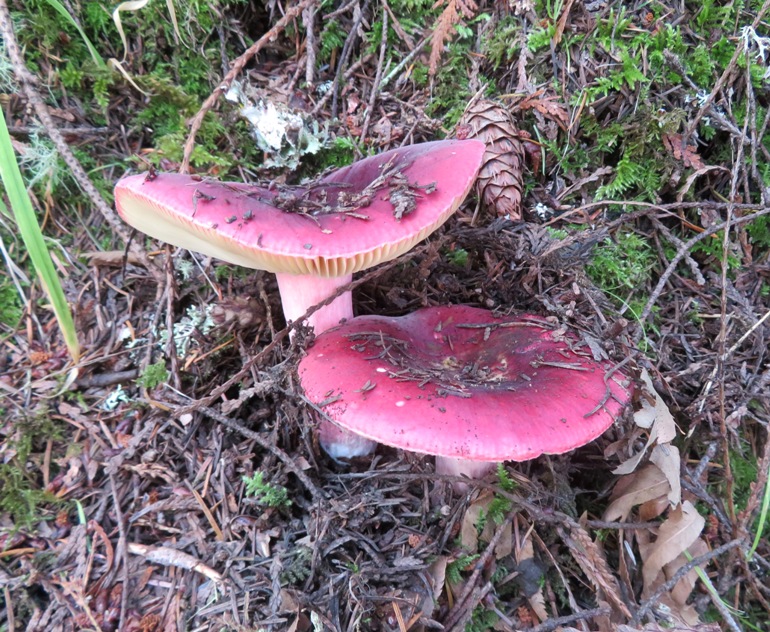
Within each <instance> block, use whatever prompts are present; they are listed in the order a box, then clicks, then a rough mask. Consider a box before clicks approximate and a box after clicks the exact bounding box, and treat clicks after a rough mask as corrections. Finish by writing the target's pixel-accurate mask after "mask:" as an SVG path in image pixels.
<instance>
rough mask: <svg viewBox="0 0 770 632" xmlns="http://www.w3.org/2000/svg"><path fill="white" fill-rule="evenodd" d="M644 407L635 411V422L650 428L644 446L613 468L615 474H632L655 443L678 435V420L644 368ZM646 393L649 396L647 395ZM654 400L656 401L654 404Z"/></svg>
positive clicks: (667, 440)
mask: <svg viewBox="0 0 770 632" xmlns="http://www.w3.org/2000/svg"><path fill="white" fill-rule="evenodd" d="M641 379H642V383H643V385H644V386H643V388H642V397H641V401H642V407H641V409H640V410H638V411H636V412H635V413H634V422H635V423H636V425H637V426H639V427H641V428H650V435H649V437H648V438H647V443H646V444H645V446H644V448H642V450H640V451H639V452H638V453H637V454H635V455H634V456H632V457H631V458H630V459H628V460H627V461H624V462H623V463H621V464H620V465H619V466H618V467H616V468H615V469H614V470H613V474H630V473H631V472H633V471H634V470H635V469H636V468H637V467H638V466H639V463H640V462H641V460H642V458H643V457H644V455H645V454H646V453H647V450H648V449H649V448H650V446H651V445H653V443H655V442H657V443H658V444H661V443H670V442H671V441H672V440H673V439H674V437H676V422H675V421H674V416H673V415H672V414H671V411H670V410H669V409H668V406H666V403H665V402H664V401H663V398H661V396H660V395H658V393H657V392H656V391H655V387H654V386H653V385H652V380H651V379H650V375H649V373H647V371H646V370H642V375H641ZM645 394H646V395H647V397H645ZM652 402H655V403H654V405H653V404H652Z"/></svg>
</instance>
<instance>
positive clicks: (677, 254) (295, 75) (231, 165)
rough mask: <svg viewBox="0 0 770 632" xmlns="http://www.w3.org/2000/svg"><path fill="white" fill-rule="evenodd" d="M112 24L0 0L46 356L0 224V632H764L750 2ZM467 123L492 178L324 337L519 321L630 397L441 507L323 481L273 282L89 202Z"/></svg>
mask: <svg viewBox="0 0 770 632" xmlns="http://www.w3.org/2000/svg"><path fill="white" fill-rule="evenodd" d="M142 4H143V3H124V4H122V5H119V6H118V7H117V8H115V7H113V6H111V5H110V6H108V4H107V3H102V2H83V3H81V2H77V1H66V0H61V2H60V1H58V0H25V1H24V2H7V0H0V30H2V35H3V37H2V39H3V45H2V49H0V85H1V86H2V88H1V89H0V93H1V94H0V103H1V104H2V108H3V114H4V116H5V120H6V122H7V126H8V128H9V131H10V134H11V138H12V143H13V148H14V150H15V152H16V156H17V160H18V162H19V164H20V167H21V169H22V174H23V176H24V178H25V181H26V184H27V185H28V186H29V194H30V197H31V200H32V203H33V206H34V209H35V211H36V213H37V218H38V221H39V223H40V226H41V227H42V230H43V233H44V235H45V236H46V242H45V243H46V247H47V250H48V252H49V253H50V256H51V257H52V259H53V262H54V265H55V270H56V272H57V273H58V276H59V278H60V279H61V283H62V285H63V288H64V292H65V295H66V297H67V299H68V302H69V304H70V307H71V309H72V313H73V316H74V326H75V332H76V334H77V339H78V346H79V353H80V356H79V358H78V359H77V360H74V359H73V355H72V353H73V345H72V343H71V342H70V346H69V349H68V346H67V344H66V340H65V336H63V335H62V333H61V332H62V330H61V329H60V327H59V325H58V324H57V320H56V318H55V317H54V314H53V312H52V310H51V308H50V301H49V300H48V298H47V297H46V294H45V292H44V289H43V286H42V285H41V283H40V282H38V281H37V280H36V276H35V271H34V269H33V267H32V263H31V261H30V260H29V258H28V256H27V249H26V247H25V245H24V242H23V241H22V239H21V236H20V234H19V229H18V228H17V226H16V223H15V219H14V217H15V216H14V214H13V213H12V211H16V210H17V209H15V208H14V209H10V207H9V208H8V209H6V208H5V207H3V208H0V238H1V239H2V255H3V258H4V262H5V268H4V271H2V272H0V412H1V413H2V415H1V416H0V595H1V596H2V598H1V599H0V631H2V632H6V631H7V632H13V631H16V630H32V631H53V630H102V631H104V632H109V631H112V630H126V631H142V632H153V631H161V630H163V631H166V630H169V631H170V630H201V631H203V630H212V631H213V630H233V631H246V630H281V631H283V630H286V631H292V632H295V631H296V632H304V631H307V630H314V631H321V630H351V631H352V630H393V631H400V632H404V631H406V630H409V631H420V630H425V631H428V630H457V631H460V630H473V631H481V630H536V631H538V632H546V631H550V630H565V631H568V630H580V631H589V630H590V631H594V630H596V631H601V632H606V631H607V632H608V631H618V632H637V631H641V630H649V631H657V630H679V631H686V630H711V631H714V630H733V631H740V630H746V631H749V630H758V631H759V630H768V629H770V579H768V578H770V540H768V538H767V533H768V525H767V524H766V518H767V513H768V505H769V504H770V491H768V490H769V489H770V488H769V487H768V471H769V470H770V441H768V423H769V422H770V354H769V349H768V347H769V346H770V344H769V341H770V319H769V318H768V315H769V314H770V136H769V135H768V123H770V58H769V57H768V56H769V55H770V23H768V20H767V15H766V12H767V9H768V6H769V5H770V2H764V3H759V2H756V1H752V0H747V1H746V2H733V3H727V4H724V5H723V4H722V3H718V2H715V1H714V0H702V1H698V2H687V1H683V2H674V1H673V0H659V1H656V2H647V1H642V0H637V1H636V2H615V1H612V0H610V1H604V0H596V1H591V2H589V1H588V0H585V1H581V0H577V1H575V0H509V1H508V2H506V1H500V2H495V3H491V2H489V1H488V0H479V2H478V4H477V3H476V2H474V1H473V0H439V1H438V2H434V0H387V1H386V0H379V1H375V0H350V1H340V2H338V1H335V0H329V1H326V0H324V1H323V2H318V1H317V0H304V2H302V3H300V4H299V5H297V6H296V7H293V6H291V5H289V4H281V3H280V2H279V1H278V0H271V1H270V2H268V3H265V4H264V5H263V3H257V2H252V1H251V0H212V1H211V2H206V3H200V2H185V3H176V6H175V5H174V3H172V2H171V1H169V2H166V3H163V2H153V3H149V4H147V5H146V6H140V5H142ZM111 11H114V13H111ZM265 34H269V36H267V37H265ZM14 41H15V42H16V43H17V44H18V46H16V45H14ZM255 42H256V45H255V46H254V47H252V48H251V49H250V48H249V47H250V46H251V45H252V44H253V43H255ZM236 60H237V61H236ZM223 82H224V83H223ZM228 88H229V90H227V89H228ZM225 92H228V97H231V98H228V99H225V98H224V97H225V95H224V93H225ZM207 99H208V101H207ZM204 104H205V105H204ZM268 104H270V105H269V107H270V108H273V110H269V108H268ZM245 105H251V106H253V107H254V109H253V110H252V118H251V119H247V118H246V117H245V116H243V114H242V110H243V107H244V106H245ZM266 112H267V114H266ZM255 113H256V114H255ZM271 117H272V118H271ZM495 117H497V118H495ZM266 118H270V120H271V121H272V128H271V130H272V133H273V135H272V136H270V134H269V133H268V132H269V131H270V130H268V131H265V129H264V128H261V129H262V136H261V137H259V136H258V134H257V136H258V137H257V138H255V133H256V132H255V127H254V125H255V124H256V125H257V129H260V128H259V125H263V124H264V120H265V119H266ZM480 121H481V122H482V123H484V122H487V123H489V127H488V128H487V129H486V132H485V133H484V134H485V135H483V134H482V138H483V140H484V141H485V142H487V144H488V146H489V147H492V148H496V151H499V152H500V153H499V154H498V158H499V160H500V161H501V162H500V163H499V164H497V163H496V164H491V163H488V164H486V165H485V166H484V167H483V168H482V175H484V174H486V175H490V174H491V175H492V176H494V177H497V178H499V181H498V184H499V186H498V187H497V188H496V189H494V190H492V189H489V188H487V189H486V190H482V189H477V190H476V191H474V192H472V193H471V195H470V196H469V197H468V198H467V200H466V201H465V203H464V204H463V205H462V206H461V208H460V209H459V210H458V211H457V213H456V214H455V215H454V216H453V217H451V218H450V219H449V220H448V221H447V222H446V224H445V225H444V226H443V227H441V228H440V229H439V230H437V231H436V232H435V233H434V234H433V235H432V236H430V237H429V238H428V239H427V240H425V241H424V242H422V243H421V244H418V245H417V246H416V247H415V248H414V249H413V250H411V251H410V252H409V253H407V254H405V255H403V256H401V257H400V258H398V259H396V260H394V261H393V262H390V263H388V264H385V265H383V266H380V267H376V268H373V269H372V270H369V271H367V272H364V273H361V274H359V275H357V276H356V278H355V280H354V282H353V284H354V287H353V290H354V293H353V296H354V305H355V310H356V313H357V314H359V315H365V314H383V315H387V316H400V315H404V314H408V313H411V312H413V311H415V310H418V309H421V308H425V307H430V306H439V305H450V304H465V305H474V306H477V307H483V308H485V309H489V310H495V311H497V312H501V313H506V314H508V313H511V312H527V313H531V314H537V315H540V316H545V317H549V318H550V319H552V322H554V323H558V324H559V325H561V326H564V327H565V328H567V329H569V330H571V331H574V332H580V333H579V335H580V336H581V337H582V339H583V340H585V341H590V344H591V345H593V346H592V349H596V353H597V354H599V355H602V356H604V357H606V358H608V359H610V361H612V362H614V363H617V364H618V365H622V366H623V371H624V372H626V373H627V374H628V375H629V376H632V378H633V380H634V383H635V385H636V393H637V395H636V397H635V398H634V402H633V403H632V405H631V406H629V409H628V410H627V411H626V413H625V414H624V416H623V417H622V418H621V419H619V420H618V421H617V422H616V423H615V424H614V425H613V426H612V427H611V428H610V429H609V430H608V431H607V432H605V433H604V434H603V435H602V436H601V437H600V438H598V439H597V440H596V441H594V442H592V443H590V444H589V445H587V446H585V447H583V448H580V449H578V450H575V451H573V452H570V453H568V454H564V455H555V456H541V457H539V458H536V459H533V460H531V461H527V462H522V463H513V462H506V463H504V464H503V465H501V466H500V467H499V468H498V470H497V471H496V472H495V473H493V474H491V475H489V476H487V477H485V478H483V479H480V480H478V481H474V482H472V483H470V484H469V486H468V488H467V490H465V491H457V490H455V489H454V487H453V486H452V484H451V483H452V478H451V477H447V476H439V475H436V474H435V471H434V467H435V466H434V462H433V459H432V458H431V457H427V456H423V455H418V454H414V453H409V452H404V451H401V450H398V449H394V448H389V447H386V446H380V447H378V449H377V451H376V453H375V454H374V455H373V456H370V457H366V458H358V459H354V460H353V461H352V462H349V463H344V464H336V463H334V462H333V461H331V460H330V459H329V458H328V457H327V456H325V454H324V453H323V452H322V451H321V450H320V449H319V447H318V445H317V441H316V440H315V437H314V432H313V428H314V426H315V425H316V423H317V421H316V419H315V417H314V414H313V409H312V407H311V406H309V405H308V402H307V400H306V399H305V398H304V396H303V392H302V389H301V388H300V387H299V384H298V377H297V363H298V362H299V360H300V359H301V358H302V357H303V354H304V353H305V350H306V348H307V347H308V346H309V345H310V344H311V338H310V337H309V336H307V335H295V336H293V337H290V336H289V335H288V332H289V328H287V326H286V323H285V321H284V320H283V316H282V314H281V304H280V299H279V298H278V291H277V285H276V281H275V276H274V275H272V274H269V273H266V272H258V271H257V272H255V271H252V270H246V269H243V268H239V267H237V266H233V265H229V264H225V263H223V262H221V261H218V260H214V259H209V258H206V257H203V256H200V255H196V254H195V253H190V252H188V251H185V250H177V249H174V248H170V247H167V246H165V245H164V244H161V243H159V242H156V241H153V240H151V239H149V238H145V237H144V236H143V235H141V234H136V233H134V234H132V231H131V229H130V228H129V227H128V226H126V225H125V224H123V223H122V222H121V220H120V219H119V218H118V217H117V215H116V214H115V212H114V210H113V206H112V204H113V198H112V195H113V193H112V192H113V187H114V185H115V183H116V182H117V181H118V180H119V179H120V178H121V177H122V176H124V175H127V174H130V173H137V172H148V171H149V170H150V169H154V170H156V171H158V172H161V171H162V172H174V171H179V170H187V171H189V172H190V173H194V174H198V175H200V176H202V177H211V178H220V179H223V180H237V181H242V182H250V183H256V182H261V183H266V182H273V183H274V184H277V185H278V186H281V185H283V184H296V183H299V182H300V181H302V179H303V178H312V177H314V176H315V175H316V174H318V173H320V172H322V171H324V170H327V169H333V168H337V167H341V166H344V165H346V164H349V163H350V162H352V161H354V160H358V159H361V158H363V157H366V156H370V155H375V154H378V153H381V152H383V151H386V150H389V149H393V148H396V147H400V146H403V145H410V144H414V143H419V142H424V141H431V140H436V139H440V138H452V137H457V136H460V137H464V136H468V135H469V134H470V135H471V136H473V135H474V134H477V130H478V126H479V122H480ZM490 121H491V122H490ZM195 129H197V134H195V135H194V136H192V135H191V130H195ZM276 130H277V131H276ZM276 134H277V136H276ZM477 135H478V134H477ZM500 148H505V149H504V151H503V150H501V149H500ZM484 169H486V170H487V171H486V172H485V171H484ZM6 186H7V185H6ZM169 332H171V333H169Z"/></svg>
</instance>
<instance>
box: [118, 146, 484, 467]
mask: <svg viewBox="0 0 770 632" xmlns="http://www.w3.org/2000/svg"><path fill="white" fill-rule="evenodd" d="M484 150H485V148H484V144H483V143H481V142H478V141H456V140H448V141H436V142H432V143H423V144H419V145H411V146H409V147H403V148H400V149H395V150H393V151H389V152H386V153H383V154H381V155H379V156H374V157H371V158H366V159H364V160H361V161H359V162H356V163H354V164H352V165H350V166H348V167H344V168H342V169H339V170H337V171H335V172H333V173H331V174H328V175H326V176H325V177H323V178H322V179H321V180H319V181H317V182H316V183H314V184H310V185H304V186H300V187H293V188H281V187H280V186H279V187H274V188H263V187H257V186H252V185H246V184H241V183H227V182H216V181H209V180H203V179H201V178H196V177H194V176H184V175H174V174H154V173H153V174H150V175H146V176H145V175H137V176H130V177H127V178H123V179H122V180H120V181H119V182H118V184H117V185H116V187H115V202H116V206H117V209H118V212H119V213H120V216H121V217H122V218H123V219H124V220H125V221H126V222H127V223H128V224H130V225H131V226H133V227H134V228H138V229H139V230H141V231H142V232H144V233H147V234H148V235H150V236H152V237H155V238H157V239H160V240H163V241H166V242H168V243H171V244H173V245H175V246H180V247H182V248H187V249H189V250H194V251H196V252H201V253H203V254H206V255H209V256H212V257H217V258H218V259H222V260H224V261H228V262H230V263H234V264H238V265H242V266H246V267H249V268H256V269H259V270H267V271H270V272H275V273H276V276H277V279H278V287H279V289H280V292H281V301H282V304H283V310H284V315H285V317H286V319H287V320H296V319H297V318H299V317H301V316H302V315H303V314H304V313H305V312H306V311H307V309H308V308H309V307H311V306H313V305H315V304H317V303H319V302H321V301H323V300H324V299H326V298H328V297H329V296H331V295H332V294H333V293H334V292H335V291H336V290H337V288H339V287H341V286H343V285H345V284H347V283H349V282H350V280H351V278H352V274H353V273H354V272H357V271H359V270H364V269H366V268H369V267H372V266H374V265H377V264H378V263H382V262H384V261H389V260H391V259H394V258H396V257H398V256H399V255H401V254H403V253H404V252H406V251H408V250H409V249H410V248H412V247H413V246H414V245H415V244H416V243H417V242H419V241H421V240H422V239H424V238H425V237H427V236H428V235H429V234H430V233H432V232H433V231H434V230H436V229H437V228H438V227H439V226H441V225H442V224H443V223H444V222H445V221H446V220H447V219H448V218H449V217H450V216H451V215H452V213H454V212H455V211H456V210H457V208H458V207H459V205H460V204H461V202H462V201H463V199H464V198H465V196H466V195H467V193H468V191H469V190H470V188H471V187H472V186H473V184H474V181H475V179H476V173H477V171H478V169H479V166H480V164H481V159H482V156H483V154H484ZM352 316H353V305H352V298H351V296H350V293H347V294H344V295H342V296H340V297H339V298H337V299H336V300H335V301H334V302H333V303H332V304H331V305H329V306H327V307H325V308H323V309H321V310H318V311H317V312H315V314H313V316H312V317H311V318H309V319H308V320H309V322H308V324H309V325H310V326H311V327H313V328H314V329H315V331H316V333H320V332H322V331H324V330H325V329H327V328H328V327H331V326H334V325H337V324H338V323H340V322H341V321H343V320H345V319H349V318H352ZM340 441H342V439H338V438H335V437H334V428H333V427H329V426H328V425H327V426H326V427H324V426H323V425H322V428H321V444H322V445H324V447H325V448H326V449H327V451H330V453H331V454H332V456H333V457H335V458H337V457H338V456H353V455H356V454H366V453H368V452H369V451H371V449H373V444H370V443H367V445H365V446H357V447H353V448H352V449H348V448H347V447H345V446H335V442H340ZM336 447H339V448H340V450H339V451H337V450H336V449H335V448H336Z"/></svg>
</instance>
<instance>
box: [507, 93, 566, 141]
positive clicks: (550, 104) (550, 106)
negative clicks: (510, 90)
mask: <svg viewBox="0 0 770 632" xmlns="http://www.w3.org/2000/svg"><path fill="white" fill-rule="evenodd" d="M544 93H545V90H538V91H537V92H533V93H532V94H530V95H529V96H527V97H526V98H525V99H524V100H523V101H521V102H520V103H519V109H520V110H532V109H534V110H537V111H538V112H540V114H542V115H543V116H544V117H546V118H549V119H551V120H552V121H554V122H555V123H556V124H557V125H558V126H559V127H560V128H561V129H562V130H564V131H567V128H568V127H569V113H568V112H567V109H566V108H565V107H564V106H563V105H562V104H561V103H559V102H558V101H557V99H558V98H559V97H558V96H557V95H555V94H549V95H547V96H543V94H544Z"/></svg>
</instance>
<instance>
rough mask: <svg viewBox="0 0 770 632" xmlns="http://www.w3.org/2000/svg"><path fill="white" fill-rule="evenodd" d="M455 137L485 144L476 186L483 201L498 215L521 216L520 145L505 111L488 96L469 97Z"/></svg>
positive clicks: (521, 153) (521, 154)
mask: <svg viewBox="0 0 770 632" xmlns="http://www.w3.org/2000/svg"><path fill="white" fill-rule="evenodd" d="M456 136H457V138H478V139H479V140H482V141H484V142H485V143H486V145H487V151H486V153H485V154H484V162H483V164H482V167H481V169H480V170H479V176H478V179H477V181H476V187H477V191H478V194H479V197H480V198H481V199H482V200H483V202H484V205H485V206H486V207H487V208H488V209H490V210H491V211H493V212H494V213H495V214H497V215H498V216H506V215H507V216H509V217H510V219H512V220H514V221H517V220H520V219H521V190H522V185H523V180H522V169H523V168H524V160H525V153H524V146H523V143H522V141H521V138H520V135H519V130H518V128H517V127H516V124H515V123H514V122H513V118H512V117H511V115H510V114H509V113H508V111H507V110H506V109H505V108H504V107H503V106H502V105H500V104H499V103H496V102H494V101H490V100H489V99H479V100H478V101H471V103H470V104H469V105H468V107H467V108H466V110H465V113H464V114H463V116H462V118H461V119H460V122H459V124H458V125H457V129H456Z"/></svg>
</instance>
